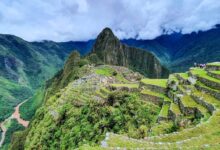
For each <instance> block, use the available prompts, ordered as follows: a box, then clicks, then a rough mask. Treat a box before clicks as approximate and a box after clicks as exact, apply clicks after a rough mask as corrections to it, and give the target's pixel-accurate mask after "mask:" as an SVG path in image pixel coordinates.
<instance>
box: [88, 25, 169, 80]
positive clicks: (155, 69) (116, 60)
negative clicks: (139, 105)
mask: <svg viewBox="0 0 220 150" xmlns="http://www.w3.org/2000/svg"><path fill="white" fill-rule="evenodd" d="M91 53H95V54H96V55H97V56H98V57H99V58H100V59H101V61H103V62H104V63H105V64H110V65H119V66H125V67H129V68H131V69H134V70H135V71H139V72H141V73H142V74H145V75H146V76H148V77H151V78H160V77H167V76H168V74H169V73H168V72H169V71H168V70H167V69H166V68H165V67H164V66H162V65H161V64H160V62H159V61H158V60H157V58H156V57H155V56H154V55H153V54H152V53H151V52H148V51H147V50H142V49H138V48H135V47H130V46H127V45H125V44H122V43H121V42H120V40H119V39H118V38H117V37H116V36H115V35H114V33H113V32H112V30H111V29H110V28H105V29H103V30H102V32H101V33H100V34H99V35H98V37H97V39H96V42H95V44H94V46H93V48H92V50H91Z"/></svg>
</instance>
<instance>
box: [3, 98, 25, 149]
mask: <svg viewBox="0 0 220 150" xmlns="http://www.w3.org/2000/svg"><path fill="white" fill-rule="evenodd" d="M27 101H28V99H27V100H25V101H23V102H21V103H20V104H18V105H17V106H16V107H15V108H14V113H13V114H12V115H11V116H10V117H9V118H7V119H5V120H4V121H2V122H1V123H0V127H1V131H2V133H1V140H0V148H1V147H2V146H3V144H4V142H5V136H6V133H7V130H8V129H7V128H9V127H10V122H11V120H12V119H15V120H16V121H17V122H18V123H19V124H20V125H22V126H23V127H25V128H27V127H28V124H29V121H25V120H23V119H22V118H21V117H20V112H19V108H20V106H21V105H22V104H24V103H25V102H27ZM10 136H11V135H10ZM7 144H8V143H7Z"/></svg>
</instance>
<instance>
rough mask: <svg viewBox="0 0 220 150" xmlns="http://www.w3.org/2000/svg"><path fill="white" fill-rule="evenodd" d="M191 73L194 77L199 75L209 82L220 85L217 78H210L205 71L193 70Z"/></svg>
mask: <svg viewBox="0 0 220 150" xmlns="http://www.w3.org/2000/svg"><path fill="white" fill-rule="evenodd" d="M190 71H191V73H192V74H193V75H198V76H199V77H201V78H205V79H207V80H210V81H213V82H216V83H220V80H218V79H216V78H213V77H210V76H209V75H207V72H206V71H205V70H204V69H200V68H193V69H191V70H190Z"/></svg>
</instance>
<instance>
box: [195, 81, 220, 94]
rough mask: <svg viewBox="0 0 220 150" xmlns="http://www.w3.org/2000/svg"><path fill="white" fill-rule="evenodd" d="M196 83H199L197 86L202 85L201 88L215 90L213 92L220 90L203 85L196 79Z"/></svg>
mask: <svg viewBox="0 0 220 150" xmlns="http://www.w3.org/2000/svg"><path fill="white" fill-rule="evenodd" d="M196 84H197V85H199V86H201V87H203V88H206V89H208V90H211V91H215V92H218V93H220V91H218V90H216V89H212V88H210V87H208V86H206V85H204V84H203V83H201V82H199V81H197V82H196Z"/></svg>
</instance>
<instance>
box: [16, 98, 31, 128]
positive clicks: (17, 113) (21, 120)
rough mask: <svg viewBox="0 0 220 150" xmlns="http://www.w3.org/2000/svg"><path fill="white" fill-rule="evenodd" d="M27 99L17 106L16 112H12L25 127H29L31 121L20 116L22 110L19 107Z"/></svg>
mask: <svg viewBox="0 0 220 150" xmlns="http://www.w3.org/2000/svg"><path fill="white" fill-rule="evenodd" d="M26 101H28V99H27V100H25V101H23V102H22V103H20V104H19V105H17V106H16V107H15V111H14V113H13V114H12V118H14V119H16V120H17V121H18V123H19V124H21V125H23V126H24V127H25V128H27V127H28V124H29V121H25V120H23V119H22V118H21V117H20V112H19V108H20V106H21V105H22V104H24V103H25V102H26Z"/></svg>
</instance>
